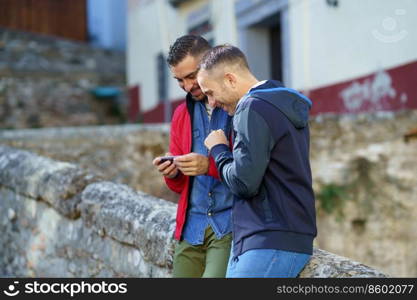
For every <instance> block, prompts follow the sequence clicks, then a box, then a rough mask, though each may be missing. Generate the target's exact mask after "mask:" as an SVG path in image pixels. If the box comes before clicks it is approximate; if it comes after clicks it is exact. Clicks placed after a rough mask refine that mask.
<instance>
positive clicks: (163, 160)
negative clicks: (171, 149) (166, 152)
mask: <svg viewBox="0 0 417 300" xmlns="http://www.w3.org/2000/svg"><path fill="white" fill-rule="evenodd" d="M175 157H176V156H162V157H160V159H159V164H162V163H164V162H166V161H168V160H169V161H170V162H171V163H173V162H174V158H175Z"/></svg>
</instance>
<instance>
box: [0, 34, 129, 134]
mask: <svg viewBox="0 0 417 300" xmlns="http://www.w3.org/2000/svg"><path fill="white" fill-rule="evenodd" d="M103 85H106V86H109V85H110V86H114V87H118V88H119V90H120V91H121V96H120V97H118V98H114V99H96V98H95V97H94V96H93V95H92V93H91V92H92V90H93V89H94V88H96V87H97V86H103ZM126 102H127V99H126V92H125V57H124V54H123V53H119V52H113V51H105V50H102V49H97V48H92V47H90V46H89V45H88V44H85V43H84V44H83V43H77V42H73V41H68V40H63V39H59V38H55V37H50V36H43V35H39V34H33V33H24V32H18V31H13V30H7V29H0V128H39V127H51V126H56V127H58V126H80V125H84V126H86V125H98V124H118V123H123V121H124V119H125V109H124V107H125V106H126V105H125V104H126Z"/></svg>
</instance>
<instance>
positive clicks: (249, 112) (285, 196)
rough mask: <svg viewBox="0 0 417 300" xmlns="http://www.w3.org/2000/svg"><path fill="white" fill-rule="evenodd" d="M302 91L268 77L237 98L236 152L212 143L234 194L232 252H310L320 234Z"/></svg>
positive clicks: (307, 104)
mask: <svg viewBox="0 0 417 300" xmlns="http://www.w3.org/2000/svg"><path fill="white" fill-rule="evenodd" d="M310 108H311V101H310V99H308V98H307V97H305V96H304V95H302V94H301V93H299V92H297V91H295V90H292V89H288V88H285V87H283V86H282V84H280V83H279V82H277V81H272V80H269V81H266V82H265V83H264V84H262V85H259V86H257V87H255V88H252V89H251V90H250V91H249V92H248V93H247V94H246V95H245V96H244V97H243V98H242V99H241V100H240V102H239V103H238V105H237V108H236V112H235V115H234V117H233V126H234V131H235V139H234V145H233V152H231V151H230V149H229V148H228V147H227V146H226V145H224V144H219V145H216V146H214V147H213V148H212V149H211V155H212V156H213V157H214V159H215V161H216V165H217V168H218V170H219V174H220V175H221V179H222V181H223V182H224V183H225V184H226V185H227V186H228V187H229V188H230V189H231V191H232V193H233V194H234V195H235V197H234V204H233V209H232V221H233V256H234V257H237V256H239V255H240V254H242V253H243V252H245V251H247V250H250V249H280V250H285V251H293V252H299V253H306V254H312V250H313V239H314V237H315V236H316V235H317V229H316V214H315V205H314V193H313V189H312V178H311V169H310V161H309V143H310V135H309V127H308V113H309V110H310Z"/></svg>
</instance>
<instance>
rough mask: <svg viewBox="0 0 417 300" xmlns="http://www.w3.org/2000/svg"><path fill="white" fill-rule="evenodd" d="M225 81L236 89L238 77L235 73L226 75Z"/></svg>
mask: <svg viewBox="0 0 417 300" xmlns="http://www.w3.org/2000/svg"><path fill="white" fill-rule="evenodd" d="M224 81H225V83H226V84H228V85H229V86H231V87H232V88H235V87H236V81H237V80H236V76H235V74H233V73H226V74H224Z"/></svg>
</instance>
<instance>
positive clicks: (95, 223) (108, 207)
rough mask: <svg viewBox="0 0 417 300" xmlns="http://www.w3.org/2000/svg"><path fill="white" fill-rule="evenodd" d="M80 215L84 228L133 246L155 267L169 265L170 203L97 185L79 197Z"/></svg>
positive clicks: (123, 188) (113, 186) (172, 212)
mask: <svg viewBox="0 0 417 300" xmlns="http://www.w3.org/2000/svg"><path fill="white" fill-rule="evenodd" d="M139 199H140V201H139ZM81 211H82V214H81V216H82V218H83V220H84V222H85V224H86V225H87V226H91V227H92V228H94V230H95V231H97V232H99V233H101V234H102V235H106V236H109V237H111V238H113V239H115V240H118V241H120V242H123V243H126V244H129V245H133V246H136V247H137V248H139V249H140V252H141V254H142V256H143V257H144V259H146V260H150V261H152V262H154V263H155V264H157V265H159V266H162V267H167V266H171V265H172V253H173V251H172V250H173V249H172V247H171V243H170V240H171V237H172V234H173V232H174V228H175V219H174V218H173V216H175V212H176V206H175V205H174V204H173V203H170V202H167V201H165V200H162V199H158V198H155V197H153V196H150V195H147V194H145V193H142V192H135V191H133V190H132V189H131V188H129V187H127V186H125V185H120V184H115V183H112V182H99V183H95V184H91V185H89V186H88V187H87V188H86V189H85V191H84V192H83V193H82V204H81Z"/></svg>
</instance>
